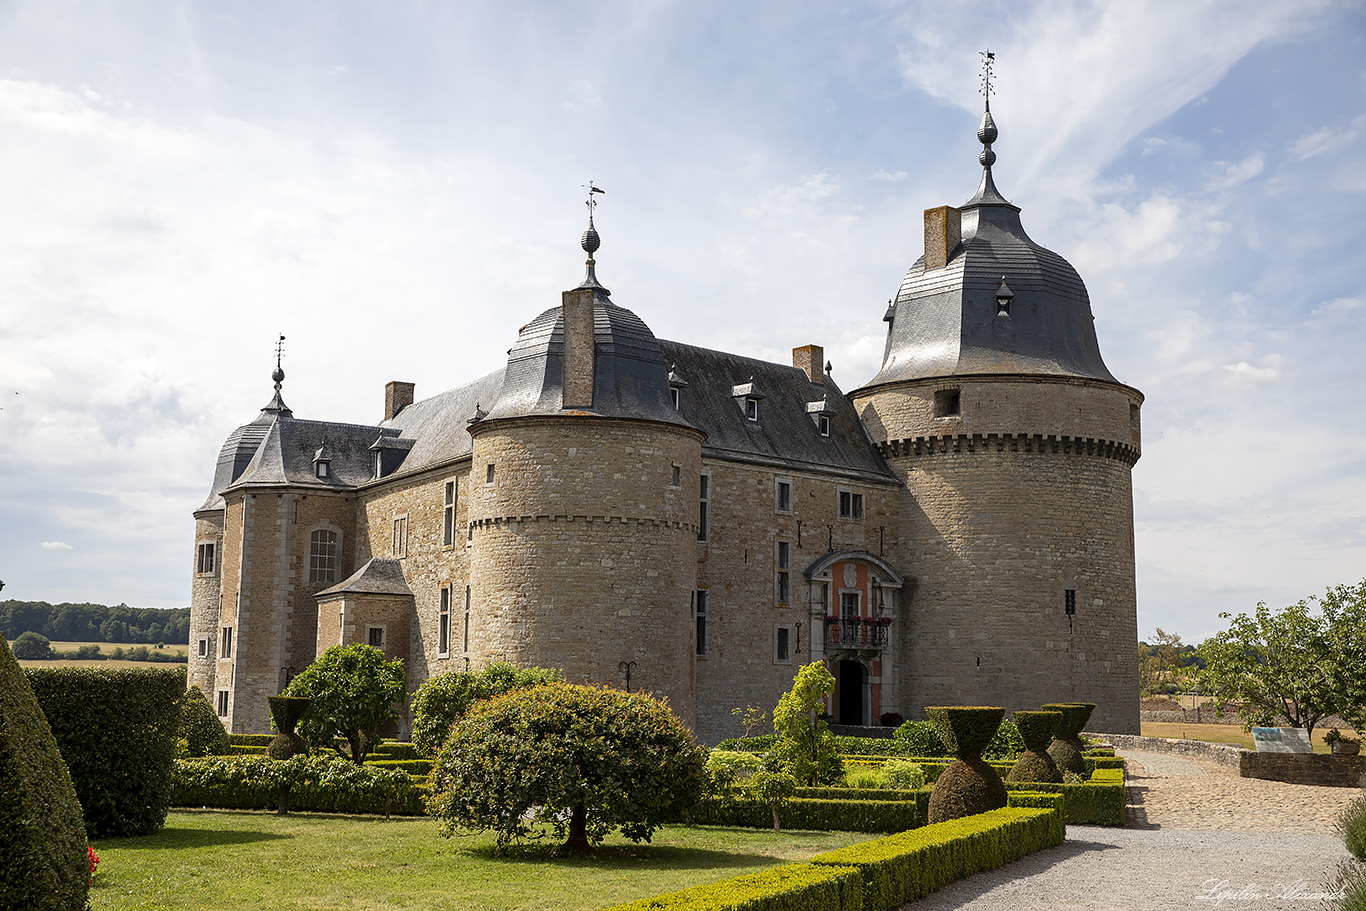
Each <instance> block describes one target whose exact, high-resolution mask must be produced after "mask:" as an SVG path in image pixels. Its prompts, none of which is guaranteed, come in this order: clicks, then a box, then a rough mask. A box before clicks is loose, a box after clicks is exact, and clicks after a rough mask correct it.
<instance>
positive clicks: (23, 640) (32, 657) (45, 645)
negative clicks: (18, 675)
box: [12, 630, 53, 661]
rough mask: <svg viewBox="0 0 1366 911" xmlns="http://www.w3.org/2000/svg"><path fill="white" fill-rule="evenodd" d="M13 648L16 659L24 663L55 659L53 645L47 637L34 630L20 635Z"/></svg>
mask: <svg viewBox="0 0 1366 911" xmlns="http://www.w3.org/2000/svg"><path fill="white" fill-rule="evenodd" d="M12 648H13V652H14V657H16V658H18V659H20V660H22V661H46V660H47V659H49V658H52V657H53V654H52V643H51V642H50V641H49V640H48V638H47V636H44V635H42V634H41V633H35V632H34V631H33V630H29V631H28V632H24V633H20V634H19V637H18V638H17V639H15V640H14V645H13V647H12Z"/></svg>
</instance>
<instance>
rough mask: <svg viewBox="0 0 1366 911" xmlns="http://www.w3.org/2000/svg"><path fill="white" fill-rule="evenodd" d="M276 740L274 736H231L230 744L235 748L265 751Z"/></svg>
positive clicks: (229, 737) (229, 736)
mask: <svg viewBox="0 0 1366 911" xmlns="http://www.w3.org/2000/svg"><path fill="white" fill-rule="evenodd" d="M274 739H275V735H274V734H229V735H228V743H230V744H232V745H233V746H235V747H261V748H262V749H265V748H266V747H268V746H270V742H271V741H272V740H274Z"/></svg>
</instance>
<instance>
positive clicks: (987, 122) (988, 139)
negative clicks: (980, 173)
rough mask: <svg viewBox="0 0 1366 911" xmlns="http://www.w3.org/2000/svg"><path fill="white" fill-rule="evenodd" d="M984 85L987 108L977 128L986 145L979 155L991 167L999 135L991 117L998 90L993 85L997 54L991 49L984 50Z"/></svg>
mask: <svg viewBox="0 0 1366 911" xmlns="http://www.w3.org/2000/svg"><path fill="white" fill-rule="evenodd" d="M981 54H982V87H981V88H980V89H979V90H978V91H980V92H981V93H982V97H983V98H984V99H985V100H986V106H985V109H984V110H983V112H982V125H981V126H980V127H978V128H977V141H978V142H980V143H981V144H982V145H984V146H986V148H984V149H983V150H982V154H981V155H979V156H978V157H977V160H978V161H979V162H981V165H982V167H984V168H990V167H991V166H992V165H994V164H995V163H996V153H995V152H993V151H992V150H991V144H992V143H993V142H995V141H996V137H997V136H998V135H999V133H998V131H997V129H996V121H994V120H992V119H991V93H992V92H994V91H996V89H994V88H993V87H992V85H991V76H992V72H991V71H992V68H993V67H994V66H995V65H996V55H995V54H993V53H992V52H991V51H982V52H981Z"/></svg>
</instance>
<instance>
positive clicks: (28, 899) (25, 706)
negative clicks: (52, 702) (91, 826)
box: [0, 636, 90, 911]
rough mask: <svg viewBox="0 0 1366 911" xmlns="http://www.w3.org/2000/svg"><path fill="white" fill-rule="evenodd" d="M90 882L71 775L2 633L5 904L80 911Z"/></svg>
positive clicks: (0, 865) (0, 824)
mask: <svg viewBox="0 0 1366 911" xmlns="http://www.w3.org/2000/svg"><path fill="white" fill-rule="evenodd" d="M89 883H90V860H89V855H88V854H87V853H86V841H85V823H84V821H83V820H82V818H81V805H80V802H79V801H77V800H76V789H75V788H74V787H73V786H72V784H71V775H70V773H69V772H68V771H67V768H66V763H65V762H64V761H62V754H61V752H60V751H59V750H58V749H57V741H56V740H55V739H53V737H52V731H51V729H49V727H48V723H47V719H46V718H44V717H43V710H42V709H41V708H39V707H38V700H37V699H35V698H34V696H33V690H32V689H30V688H29V685H28V681H26V680H25V679H24V672H23V671H22V670H20V669H19V663H18V662H17V661H16V660H15V658H14V655H13V654H12V653H11V652H10V649H9V643H8V642H6V641H5V637H4V636H0V908H16V909H17V908H32V909H35V911H80V909H81V908H84V907H85V900H86V892H87V890H88V888H89Z"/></svg>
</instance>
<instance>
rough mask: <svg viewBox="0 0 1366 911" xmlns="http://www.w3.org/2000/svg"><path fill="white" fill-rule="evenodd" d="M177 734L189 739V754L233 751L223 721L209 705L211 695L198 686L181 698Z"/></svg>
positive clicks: (199, 754) (187, 740) (187, 753)
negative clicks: (205, 693) (207, 694)
mask: <svg viewBox="0 0 1366 911" xmlns="http://www.w3.org/2000/svg"><path fill="white" fill-rule="evenodd" d="M176 736H177V737H178V738H179V739H180V740H183V741H185V752H186V755H188V756H226V755H228V754H229V753H231V752H232V743H231V741H229V740H228V732H227V731H225V730H224V729H223V722H221V721H219V720H218V715H217V714H216V713H215V712H214V710H213V706H211V705H209V697H208V696H205V695H204V691H203V690H201V689H200V688H199V687H197V686H192V687H190V688H189V689H188V690H186V691H185V695H184V696H183V697H182V698H181V702H180V722H179V725H178V726H177V728H176Z"/></svg>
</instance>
